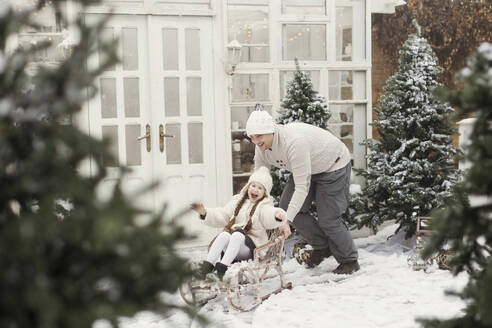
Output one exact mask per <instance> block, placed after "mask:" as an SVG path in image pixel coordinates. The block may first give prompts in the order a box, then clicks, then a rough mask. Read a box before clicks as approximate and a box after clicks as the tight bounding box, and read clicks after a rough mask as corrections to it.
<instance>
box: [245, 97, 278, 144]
mask: <svg viewBox="0 0 492 328" xmlns="http://www.w3.org/2000/svg"><path fill="white" fill-rule="evenodd" d="M262 107H263V106H261V105H259V106H258V105H257V106H255V108H262ZM273 132H275V122H274V121H273V118H272V117H271V116H270V114H268V112H267V111H266V110H254V111H253V112H252V113H251V114H250V115H249V118H248V121H247V122H246V134H247V135H248V137H250V136H252V135H253V134H268V133H273Z"/></svg>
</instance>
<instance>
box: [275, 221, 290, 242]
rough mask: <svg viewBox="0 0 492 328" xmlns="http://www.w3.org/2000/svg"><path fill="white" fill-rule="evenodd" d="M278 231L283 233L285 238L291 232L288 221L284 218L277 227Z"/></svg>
mask: <svg viewBox="0 0 492 328" xmlns="http://www.w3.org/2000/svg"><path fill="white" fill-rule="evenodd" d="M278 231H279V232H280V233H281V234H282V235H284V237H285V239H287V238H288V237H289V236H290V235H291V234H292V232H291V231H290V225H289V221H288V220H285V223H284V224H283V225H281V226H280V227H278Z"/></svg>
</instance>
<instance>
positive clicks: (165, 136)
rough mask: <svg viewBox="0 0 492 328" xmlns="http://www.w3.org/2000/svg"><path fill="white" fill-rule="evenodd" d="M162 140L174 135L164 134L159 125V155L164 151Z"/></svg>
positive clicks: (162, 128)
mask: <svg viewBox="0 0 492 328" xmlns="http://www.w3.org/2000/svg"><path fill="white" fill-rule="evenodd" d="M164 138H174V135H172V134H168V133H164V126H163V125H162V124H160V125H159V149H160V150H161V153H162V152H163V151H164Z"/></svg>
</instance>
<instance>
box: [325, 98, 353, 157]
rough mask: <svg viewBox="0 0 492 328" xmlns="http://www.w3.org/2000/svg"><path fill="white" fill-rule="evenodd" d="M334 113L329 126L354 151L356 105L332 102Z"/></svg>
mask: <svg viewBox="0 0 492 328" xmlns="http://www.w3.org/2000/svg"><path fill="white" fill-rule="evenodd" d="M329 109H330V111H331V113H332V115H331V117H330V120H329V121H328V123H329V124H328V128H329V130H330V131H331V133H333V134H334V135H335V136H337V137H338V138H340V140H342V142H343V143H344V144H345V145H346V146H347V148H348V149H349V150H350V153H352V152H353V148H354V142H353V141H354V121H353V120H354V115H353V112H354V105H353V104H343V105H336V104H330V107H329Z"/></svg>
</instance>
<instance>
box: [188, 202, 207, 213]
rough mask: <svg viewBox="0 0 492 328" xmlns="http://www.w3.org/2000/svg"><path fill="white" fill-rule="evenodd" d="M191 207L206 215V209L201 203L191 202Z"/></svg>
mask: <svg viewBox="0 0 492 328" xmlns="http://www.w3.org/2000/svg"><path fill="white" fill-rule="evenodd" d="M190 207H191V209H192V210H193V211H195V212H197V213H198V214H200V215H207V211H206V210H205V206H203V204H202V203H191V205H190Z"/></svg>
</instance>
